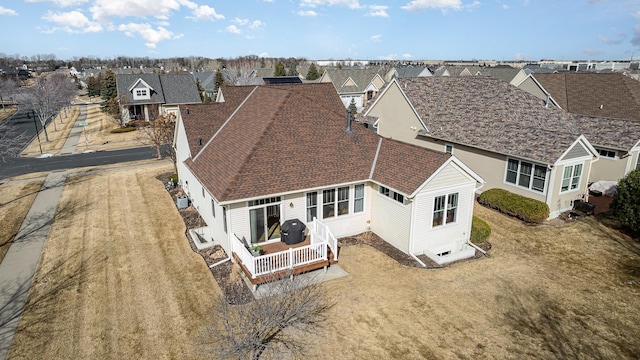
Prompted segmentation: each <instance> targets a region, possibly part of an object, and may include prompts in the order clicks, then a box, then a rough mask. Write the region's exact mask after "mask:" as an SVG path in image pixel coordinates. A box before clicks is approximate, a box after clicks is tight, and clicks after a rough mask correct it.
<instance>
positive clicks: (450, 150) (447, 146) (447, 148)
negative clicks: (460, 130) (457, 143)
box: [444, 144, 453, 155]
mask: <svg viewBox="0 0 640 360" xmlns="http://www.w3.org/2000/svg"><path fill="white" fill-rule="evenodd" d="M444 152H446V153H449V154H452V155H453V145H451V144H444Z"/></svg>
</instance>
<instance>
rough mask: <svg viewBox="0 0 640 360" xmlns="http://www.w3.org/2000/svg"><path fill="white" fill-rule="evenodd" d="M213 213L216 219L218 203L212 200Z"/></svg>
mask: <svg viewBox="0 0 640 360" xmlns="http://www.w3.org/2000/svg"><path fill="white" fill-rule="evenodd" d="M211 213H212V214H213V217H216V202H215V201H213V199H211Z"/></svg>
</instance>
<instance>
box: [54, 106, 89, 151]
mask: <svg viewBox="0 0 640 360" xmlns="http://www.w3.org/2000/svg"><path fill="white" fill-rule="evenodd" d="M86 121H87V105H86V104H83V105H80V115H78V119H77V120H76V123H75V124H74V125H73V128H72V129H71V132H70V133H69V136H68V137H67V140H66V141H65V142H64V145H62V149H60V155H69V154H73V153H75V152H76V148H77V147H78V141H80V136H82V132H83V131H84V126H80V124H81V123H85V124H86ZM85 126H86V125H85Z"/></svg>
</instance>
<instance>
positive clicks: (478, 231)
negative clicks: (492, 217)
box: [471, 216, 491, 244]
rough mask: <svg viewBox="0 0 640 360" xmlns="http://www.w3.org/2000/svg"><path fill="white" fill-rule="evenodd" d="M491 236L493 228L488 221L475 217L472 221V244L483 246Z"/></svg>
mask: <svg viewBox="0 0 640 360" xmlns="http://www.w3.org/2000/svg"><path fill="white" fill-rule="evenodd" d="M489 235H491V227H490V226H489V224H487V222H486V221H484V220H482V219H480V218H478V217H475V216H474V217H473V220H471V242H472V243H474V244H482V243H483V242H485V241H486V240H487V239H488V238H489Z"/></svg>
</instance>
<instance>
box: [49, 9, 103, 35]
mask: <svg viewBox="0 0 640 360" xmlns="http://www.w3.org/2000/svg"><path fill="white" fill-rule="evenodd" d="M42 18H43V19H44V20H47V21H49V22H52V23H54V24H56V25H57V26H56V27H54V28H52V29H49V30H48V31H47V32H48V33H53V32H56V31H64V32H68V33H80V32H85V33H86V32H99V31H102V25H100V24H99V23H96V22H92V21H90V20H89V19H88V18H87V17H86V16H85V15H84V14H83V13H81V12H80V11H77V10H74V11H69V12H52V11H48V12H47V13H46V14H45V15H44V16H43V17H42Z"/></svg>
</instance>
